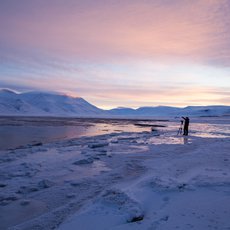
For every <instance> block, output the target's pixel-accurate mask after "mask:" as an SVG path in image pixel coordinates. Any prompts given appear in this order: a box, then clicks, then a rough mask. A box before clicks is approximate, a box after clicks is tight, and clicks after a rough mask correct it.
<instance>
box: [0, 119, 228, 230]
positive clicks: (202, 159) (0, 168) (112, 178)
mask: <svg viewBox="0 0 230 230" xmlns="http://www.w3.org/2000/svg"><path fill="white" fill-rule="evenodd" d="M22 120H23V119H18V120H16V121H14V125H15V126H17V125H18V127H20V125H19V124H21V126H23V127H24V128H25V127H27V128H28V127H30V125H28V124H29V122H30V120H29V121H28V120H26V121H25V120H23V121H22ZM9 121H10V122H9ZM43 121H44V120H43ZM52 121H53V123H51V122H50V121H49V122H48V123H49V124H50V126H52V127H55V125H54V124H56V126H57V127H59V128H60V127H61V126H60V125H59V124H60V123H58V122H60V120H59V121H56V123H55V122H54V120H52ZM64 121H65V122H67V121H68V120H64ZM70 121H71V119H70ZM70 121H68V122H70ZM84 121H85V123H83V121H82V120H80V123H81V125H82V127H83V128H84V127H87V128H85V129H81V130H83V131H82V132H81V133H80V134H79V133H78V134H76V133H75V131H73V128H72V129H71V132H70V133H71V135H70V134H67V133H68V132H66V133H65V135H62V136H59V135H57V136H55V138H53V139H52V138H50V139H49V138H48V136H45V138H44V135H43V137H42V138H43V139H39V140H38V139H37V140H38V141H36V142H30V141H31V140H32V139H31V140H29V142H28V143H27V144H26V142H25V143H23V144H22V145H21V146H18V147H16V146H17V145H15V146H14V147H12V146H11V147H10V148H8V147H7V148H6V146H7V145H4V146H5V147H4V148H3V147H2V148H1V151H0V229H15V230H16V229H21V230H22V229H28V230H29V229H59V230H72V229H80V230H91V229H92V230H93V229H94V230H95V229H96V230H97V229H98V230H103V229H104V230H107V229H114V230H115V229H116V230H118V229H119V230H127V229H132V230H133V229H146V230H147V229H148V230H150V229H152V230H154V229H156V230H158V229H164V230H169V229H170V230H171V229H182V230H185V229H196V230H205V229H219V230H223V229H230V218H229V217H230V151H229V150H230V138H229V137H230V118H229V117H215V118H214V117H210V118H208V117H203V118H192V119H191V125H190V133H189V136H188V137H184V136H181V135H177V131H178V128H179V120H178V119H172V120H169V121H167V120H166V121H149V120H148V121H141V120H135V121H131V122H130V121H128V120H126V121H119V120H109V119H107V120H103V121H101V120H100V121H98V120H93V121H92V120H90V119H89V120H84ZM1 122H2V123H1V124H2V126H1V128H7V127H11V126H13V123H12V120H9V119H8V120H7V119H5V120H4V121H3V120H2V121H1ZM23 122H24V123H23ZM39 122H40V123H39V125H37V127H38V126H39V129H42V128H41V127H47V123H45V124H43V125H41V123H42V122H41V120H40V121H39ZM75 122H78V121H75ZM32 123H33V122H32ZM33 125H34V123H33ZM68 125H69V126H71V125H72V126H73V127H74V128H75V129H77V127H79V124H78V125H76V123H75V126H74V124H73V123H71V122H70V124H66V123H63V124H62V127H67V126H68ZM138 125H143V126H141V127H140V126H138ZM148 125H149V126H148ZM151 125H152V126H151ZM151 127H154V128H153V131H152V130H151ZM25 129H26V128H25ZM62 130H63V129H61V130H60V132H62ZM86 130H87V132H86ZM89 130H91V131H90V132H89ZM46 133H47V131H46ZM53 133H57V130H56V129H54V132H52V135H51V137H53ZM21 135H23V133H21ZM39 135H40V133H39ZM39 135H35V137H36V138H38V136H39ZM27 140H28V139H27ZM45 140H46V141H45ZM51 140H52V141H51ZM5 142H7V140H6V139H5ZM8 142H10V140H8ZM2 146H3V145H2Z"/></svg>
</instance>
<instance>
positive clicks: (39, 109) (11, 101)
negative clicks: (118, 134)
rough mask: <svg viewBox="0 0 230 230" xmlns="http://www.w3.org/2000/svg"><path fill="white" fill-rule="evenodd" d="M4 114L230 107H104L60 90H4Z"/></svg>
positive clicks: (155, 112)
mask: <svg viewBox="0 0 230 230" xmlns="http://www.w3.org/2000/svg"><path fill="white" fill-rule="evenodd" d="M0 115H11V116H12V115H15V116H16V115H22V116H85V117H87V116H89V117H93V116H95V117H114V116H122V117H128V116H129V117H131V116H132V117H143V116H147V117H152V116H153V117H154V116H155V117H156V116H157V117H162V116H173V117H175V116H223V115H230V106H188V107H185V108H177V107H169V106H156V107H140V108H138V109H132V108H123V107H119V108H116V109H111V110H102V109H99V108H97V107H96V106H94V105H92V104H90V103H88V102H87V101H85V100H84V99H83V98H80V97H77V98H74V97H69V96H66V95H62V94H58V93H46V92H28V93H15V92H13V91H11V90H7V89H2V90H0Z"/></svg>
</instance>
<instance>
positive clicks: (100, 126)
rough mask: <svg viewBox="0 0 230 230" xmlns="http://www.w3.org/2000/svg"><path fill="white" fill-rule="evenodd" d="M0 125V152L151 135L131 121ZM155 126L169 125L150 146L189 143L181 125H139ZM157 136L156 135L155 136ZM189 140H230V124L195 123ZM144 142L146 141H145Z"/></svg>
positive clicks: (159, 130)
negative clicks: (113, 135)
mask: <svg viewBox="0 0 230 230" xmlns="http://www.w3.org/2000/svg"><path fill="white" fill-rule="evenodd" d="M9 121H10V122H11V123H10V122H8V123H7V122H6V121H4V122H5V123H3V121H2V123H1V121H0V149H6V148H16V147H19V146H25V145H27V144H33V143H38V142H42V143H47V142H52V141H57V140H62V139H71V138H77V137H81V136H95V135H103V134H109V133H121V132H143V131H147V132H150V131H151V127H140V126H135V125H134V123H136V122H130V121H124V120H122V121H114V120H113V121H110V120H102V121H98V120H87V121H82V120H77V119H71V118H69V119H58V118H47V120H44V118H43V120H35V119H33V120H32V121H31V120H30V119H28V120H26V119H25V118H24V120H23V121H20V119H19V120H17V121H14V122H13V123H12V120H10V118H9ZM138 123H142V124H143V123H146V124H154V125H166V127H156V130H157V132H158V133H159V134H160V136H153V137H150V139H149V140H148V142H149V143H154V144H169V143H171V144H184V143H190V139H189V138H188V139H187V138H186V137H185V138H184V137H183V136H181V135H179V136H177V132H178V129H179V128H180V121H175V122H174V121H173V122H156V121H154V122H141V121H140V122H138ZM153 135H154V134H153ZM189 136H197V137H213V138H224V137H230V123H229V122H226V121H225V122H224V123H221V122H219V124H218V120H217V123H215V124H211V123H207V122H206V123H201V122H199V123H195V122H191V123H190V126H189ZM142 141H143V140H142Z"/></svg>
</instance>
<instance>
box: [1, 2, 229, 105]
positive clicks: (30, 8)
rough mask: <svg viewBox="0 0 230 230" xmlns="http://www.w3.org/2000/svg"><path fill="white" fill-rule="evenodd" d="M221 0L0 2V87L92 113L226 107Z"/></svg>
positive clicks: (225, 10) (225, 7)
mask: <svg viewBox="0 0 230 230" xmlns="http://www.w3.org/2000/svg"><path fill="white" fill-rule="evenodd" d="M229 12H230V2H229V1H228V0H194V1H189V0H173V1H169V0H155V1H152V0H146V1H141V0H125V1H116V0H65V1H64V0H49V1H47V0H34V1H31V0H20V1H17V0H9V1H0V28H1V33H0V88H10V89H13V90H18V91H20V92H25V91H30V90H43V91H58V92H63V93H67V94H69V95H72V96H80V97H83V98H84V99H86V100H88V101H89V102H91V103H93V104H94V105H96V106H98V107H100V108H113V107H118V106H124V107H133V108H137V107H140V106H156V105H171V106H180V107H183V106H187V105H217V104H219V105H220V104H222V105H229V104H230V26H229V22H230V13H229Z"/></svg>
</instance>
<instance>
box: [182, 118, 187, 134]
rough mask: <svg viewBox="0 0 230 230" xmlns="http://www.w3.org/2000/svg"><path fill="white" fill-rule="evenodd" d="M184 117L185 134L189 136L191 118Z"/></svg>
mask: <svg viewBox="0 0 230 230" xmlns="http://www.w3.org/2000/svg"><path fill="white" fill-rule="evenodd" d="M182 118H183V119H184V133H183V135H185V136H188V126H189V118H188V117H182Z"/></svg>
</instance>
